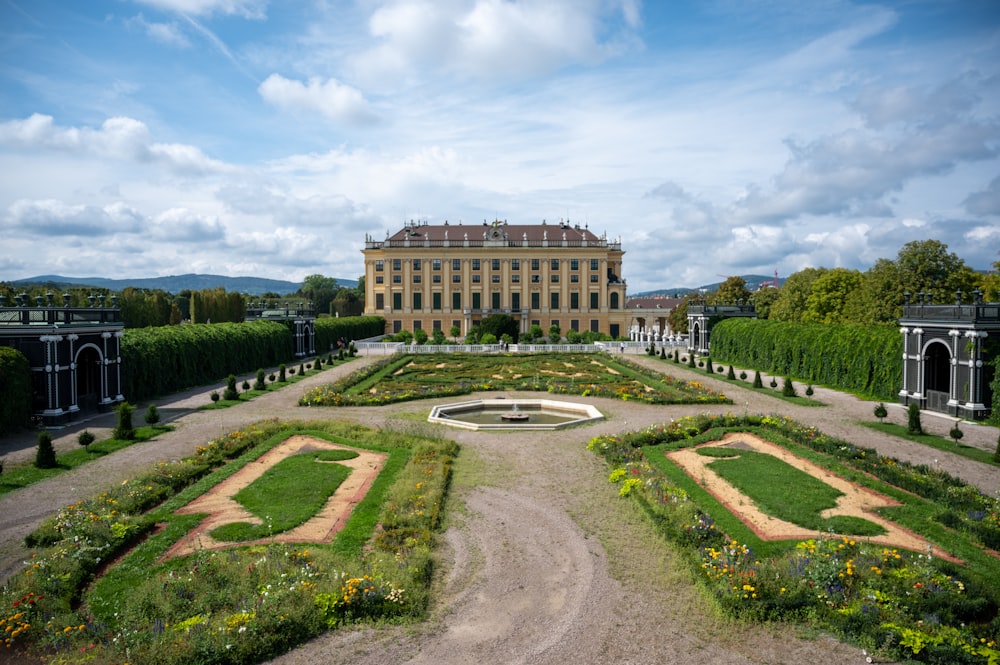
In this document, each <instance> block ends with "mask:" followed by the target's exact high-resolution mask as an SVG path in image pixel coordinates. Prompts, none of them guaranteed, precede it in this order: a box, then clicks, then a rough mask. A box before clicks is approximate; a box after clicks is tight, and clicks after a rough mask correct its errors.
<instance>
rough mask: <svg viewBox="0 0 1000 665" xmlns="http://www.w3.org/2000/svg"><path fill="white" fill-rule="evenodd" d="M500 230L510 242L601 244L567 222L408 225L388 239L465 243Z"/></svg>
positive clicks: (585, 230)
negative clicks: (462, 241) (583, 241)
mask: <svg viewBox="0 0 1000 665" xmlns="http://www.w3.org/2000/svg"><path fill="white" fill-rule="evenodd" d="M494 229H499V230H500V231H501V232H502V233H505V234H506V236H507V239H508V240H512V241H518V240H527V241H528V242H533V241H537V242H541V241H542V240H544V239H548V240H549V241H551V242H556V241H561V240H562V239H563V235H565V237H566V240H569V241H581V240H586V241H587V242H588V243H598V242H600V241H601V238H600V237H598V236H596V235H595V234H594V233H593V232H591V231H590V230H589V229H587V228H584V227H582V226H580V225H579V224H569V223H567V222H562V223H559V222H554V223H552V224H548V223H545V222H543V223H541V224H508V223H507V222H488V223H487V222H484V223H483V224H463V223H461V222H460V223H458V224H450V223H448V222H445V223H444V224H433V225H432V224H407V225H406V226H404V227H403V228H402V229H400V230H399V231H397V232H396V233H394V234H392V235H391V236H389V237H388V238H387V239H386V240H388V241H390V242H391V241H395V240H405V239H406V238H410V240H411V241H418V242H421V241H423V240H424V239H425V238H427V239H429V240H430V241H431V242H435V241H444V239H445V237H446V234H447V238H448V239H449V240H451V241H457V240H463V239H464V238H465V237H466V236H468V239H469V240H485V239H487V238H488V237H490V232H491V231H493V230H494Z"/></svg>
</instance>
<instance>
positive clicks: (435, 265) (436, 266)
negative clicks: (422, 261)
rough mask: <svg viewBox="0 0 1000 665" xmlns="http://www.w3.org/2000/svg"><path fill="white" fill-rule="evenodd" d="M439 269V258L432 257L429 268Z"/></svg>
mask: <svg viewBox="0 0 1000 665" xmlns="http://www.w3.org/2000/svg"><path fill="white" fill-rule="evenodd" d="M440 269H441V259H433V260H432V261H431V270H440Z"/></svg>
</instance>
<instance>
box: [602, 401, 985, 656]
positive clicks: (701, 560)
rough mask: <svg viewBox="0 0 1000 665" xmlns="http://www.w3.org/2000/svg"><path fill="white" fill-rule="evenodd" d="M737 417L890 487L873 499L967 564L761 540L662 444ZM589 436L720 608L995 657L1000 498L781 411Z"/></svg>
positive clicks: (818, 460)
mask: <svg viewBox="0 0 1000 665" xmlns="http://www.w3.org/2000/svg"><path fill="white" fill-rule="evenodd" d="M733 431H752V432H754V433H756V434H758V435H759V436H762V437H764V438H766V439H768V440H769V441H772V442H774V443H776V444H779V445H781V446H783V447H787V448H789V449H791V450H793V452H795V454H796V455H800V456H803V457H808V459H810V461H812V462H813V463H815V464H818V465H820V466H823V467H825V468H826V469H828V470H829V471H832V472H833V473H835V474H837V475H840V476H843V477H845V478H850V480H851V481H852V482H854V483H857V484H859V485H863V486H866V487H869V488H871V489H873V490H876V491H879V492H880V493H883V494H886V495H889V496H892V497H893V498H894V499H895V500H897V501H899V502H900V506H899V507H895V508H885V509H883V510H882V511H880V513H882V514H884V515H888V516H891V519H893V520H894V521H897V522H899V523H900V524H902V525H903V526H904V527H905V528H907V529H909V530H910V531H913V532H917V533H919V534H920V535H921V536H923V537H924V538H926V539H927V540H929V541H932V542H933V543H934V544H935V546H937V547H939V548H941V549H942V550H944V551H947V552H949V553H951V554H952V555H953V556H954V557H956V558H957V559H960V560H961V561H963V562H964V565H961V564H959V563H955V562H953V561H949V560H947V559H945V558H943V557H938V556H932V555H930V554H929V553H927V552H926V551H924V552H919V551H908V550H904V549H902V548H896V547H887V546H884V545H876V544H873V543H870V542H867V540H866V539H863V538H861V537H853V536H841V535H837V534H834V533H830V534H829V535H828V536H825V537H816V538H809V539H805V540H792V541H777V542H774V541H765V540H762V539H761V538H759V537H757V535H755V533H754V532H753V530H751V529H750V528H748V527H747V526H746V525H744V524H743V523H742V522H741V521H739V520H738V519H736V518H735V517H734V516H733V515H732V514H731V513H729V512H728V511H727V510H726V509H725V508H724V507H723V505H722V504H721V503H719V502H718V501H717V500H715V498H714V497H713V495H712V494H710V493H709V492H708V491H706V490H705V489H703V488H702V487H700V486H699V484H698V483H697V482H695V481H694V480H692V479H691V478H689V477H688V476H686V475H685V474H684V473H682V472H680V471H679V469H678V468H677V467H675V466H674V465H673V464H672V463H671V462H670V461H668V459H667V457H666V452H668V451H670V450H677V449H680V448H686V447H690V446H694V445H698V444H701V443H705V442H708V441H715V440H717V439H720V438H721V437H722V436H723V435H724V434H725V433H727V432H733ZM589 447H590V448H591V449H592V450H594V451H596V452H599V453H600V454H602V455H603V456H604V457H605V458H606V459H607V460H608V461H609V463H610V464H611V465H612V467H613V470H612V471H611V476H610V479H611V480H612V482H618V483H621V490H620V494H622V495H623V496H629V497H633V498H634V499H635V500H637V501H638V503H639V504H640V505H641V506H642V507H643V509H644V510H645V511H646V512H647V513H648V514H649V515H650V516H651V518H652V519H653V520H654V521H655V522H656V524H657V526H658V528H659V529H660V530H661V531H662V532H663V533H664V535H665V536H666V537H667V538H668V539H670V540H671V541H672V542H674V543H676V544H677V545H678V546H679V547H681V548H682V550H683V551H684V552H686V554H687V557H686V558H687V560H688V561H689V562H690V564H691V566H692V568H693V569H694V570H695V571H696V574H697V575H698V576H699V579H701V580H702V582H703V583H704V584H705V586H706V588H707V590H708V591H709V593H710V594H711V595H712V597H713V598H714V599H715V600H716V601H717V602H718V604H719V606H720V607H721V608H722V609H723V610H724V611H726V612H728V613H730V614H732V615H735V616H739V617H743V618H745V619H749V620H782V621H801V622H807V623H810V624H812V625H814V626H817V627H819V628H821V629H827V630H832V631H834V632H836V633H838V634H840V635H841V636H843V637H845V638H847V639H851V640H853V641H856V642H858V643H860V644H861V645H862V646H864V647H865V648H866V649H867V650H868V651H870V652H879V653H881V654H882V655H884V656H887V657H889V658H894V659H897V658H911V659H914V660H918V661H922V662H932V663H942V664H943V663H964V662H968V663H995V662H998V659H1000V650H998V648H997V640H998V637H1000V619H998V607H1000V585H998V583H997V581H996V580H998V579H1000V561H998V559H997V557H996V556H995V553H993V552H991V551H989V550H988V549H987V548H986V546H985V544H984V541H985V540H986V539H985V538H982V537H981V534H982V533H983V532H984V530H985V531H987V532H990V529H991V527H989V526H988V525H990V524H993V523H995V522H996V520H997V519H998V515H1000V502H998V501H997V500H996V499H993V498H991V497H987V496H984V495H982V494H980V493H978V492H977V491H976V490H975V488H971V487H969V486H967V485H964V484H963V483H962V482H961V481H958V480H956V479H954V478H952V477H950V476H948V475H947V474H944V473H942V472H940V471H935V470H931V469H925V468H923V467H919V466H913V465H909V464H906V463H903V462H899V461H897V460H894V459H892V458H887V457H884V456H881V455H878V454H877V453H876V452H875V451H872V450H869V449H864V448H860V447H857V446H854V445H852V444H850V443H848V442H845V441H840V440H837V439H833V438H832V437H827V436H825V435H823V434H822V433H820V432H818V431H817V430H816V429H815V428H810V427H804V426H802V425H799V424H798V423H795V422H793V421H790V420H788V419H785V418H782V417H777V416H766V417H759V416H757V417H736V416H732V415H729V416H718V417H712V416H696V417H691V418H684V419H681V420H678V421H674V422H672V423H669V424H666V425H662V426H657V427H651V428H647V429H646V430H643V431H640V432H633V433H629V434H625V435H622V436H604V437H597V438H595V439H593V440H592V441H591V442H590V444H589ZM882 479H884V480H882ZM896 481H898V484H897V483H896ZM778 482H780V480H779V481H778ZM901 488H902V489H901ZM942 504H943V505H942ZM969 507H975V510H967V509H968V508H969ZM946 516H947V517H946ZM984 525H986V526H984ZM990 533H991V532H990ZM992 537H993V536H992V535H990V536H989V538H992Z"/></svg>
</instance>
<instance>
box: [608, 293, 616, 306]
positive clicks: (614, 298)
mask: <svg viewBox="0 0 1000 665" xmlns="http://www.w3.org/2000/svg"><path fill="white" fill-rule="evenodd" d="M609 307H611V309H618V294H617V293H612V294H611V303H610V304H609Z"/></svg>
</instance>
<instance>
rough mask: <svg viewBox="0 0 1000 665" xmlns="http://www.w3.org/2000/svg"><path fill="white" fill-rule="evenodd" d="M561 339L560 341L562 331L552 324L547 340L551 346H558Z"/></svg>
mask: <svg viewBox="0 0 1000 665" xmlns="http://www.w3.org/2000/svg"><path fill="white" fill-rule="evenodd" d="M561 339H562V330H561V329H560V328H559V326H558V325H556V324H555V323H553V324H552V325H551V326H549V340H550V341H551V342H552V343H553V344H558V343H559V340H561Z"/></svg>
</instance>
